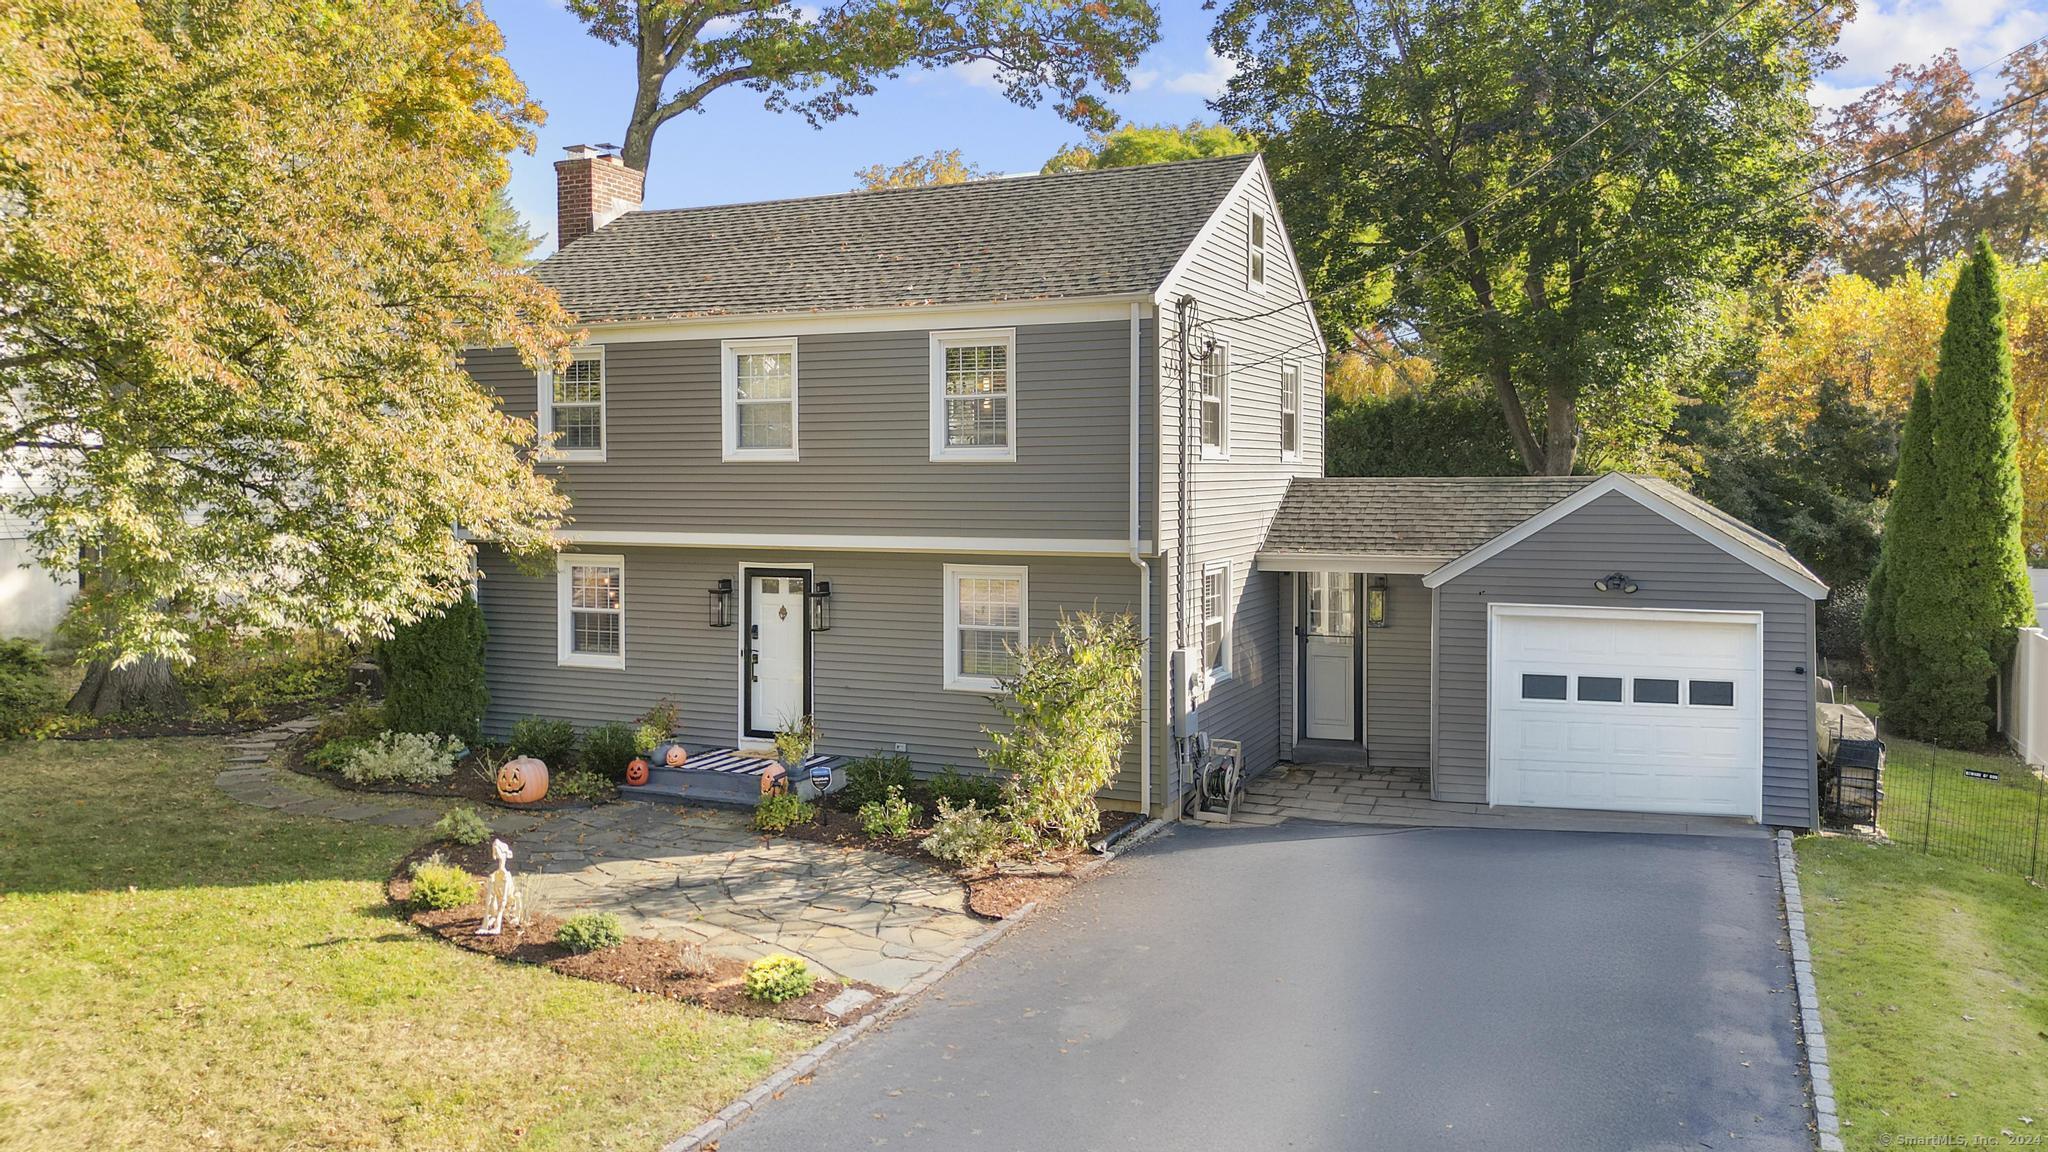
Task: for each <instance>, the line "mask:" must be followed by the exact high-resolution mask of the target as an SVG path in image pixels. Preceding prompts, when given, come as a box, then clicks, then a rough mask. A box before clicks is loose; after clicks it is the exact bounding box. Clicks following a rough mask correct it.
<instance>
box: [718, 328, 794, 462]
mask: <svg viewBox="0 0 2048 1152" xmlns="http://www.w3.org/2000/svg"><path fill="white" fill-rule="evenodd" d="M753 352H780V353H783V354H785V355H787V356H788V357H789V447H787V448H741V447H740V446H739V432H740V425H739V389H740V380H739V358H740V355H741V354H742V353H753ZM718 380H719V388H718V392H719V397H718V401H719V403H718V406H719V409H720V422H721V424H722V425H723V440H722V441H721V448H722V455H721V457H720V458H721V459H723V460H725V461H727V462H732V461H744V460H795V459H797V446H798V443H799V441H798V439H797V437H798V428H797V424H798V419H799V415H800V413H799V411H798V404H797V397H798V395H799V391H800V389H801V387H802V384H801V382H800V381H799V379H798V376H797V340H796V337H794V336H783V337H773V338H767V339H758V340H724V341H721V342H720V343H719V346H718ZM754 402H755V403H761V402H762V401H754ZM767 403H780V401H767Z"/></svg>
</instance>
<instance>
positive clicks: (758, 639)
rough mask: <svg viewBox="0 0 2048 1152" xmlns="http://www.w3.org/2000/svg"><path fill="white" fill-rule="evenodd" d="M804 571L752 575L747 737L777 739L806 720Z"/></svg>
mask: <svg viewBox="0 0 2048 1152" xmlns="http://www.w3.org/2000/svg"><path fill="white" fill-rule="evenodd" d="M808 582H809V577H807V576H805V575H804V574H803V573H801V572H790V571H780V572H775V573H773V574H769V573H763V572H750V573H748V575H747V654H746V655H747V661H748V666H747V668H746V670H745V671H746V677H747V684H746V688H747V734H748V735H750V736H773V735H775V733H777V732H779V731H781V730H782V729H784V728H787V727H789V726H790V725H791V724H793V723H795V722H796V721H798V720H801V719H803V716H804V678H805V663H806V661H805V651H804V649H805V641H806V640H807V639H808V635H807V633H808V630H809V627H810V625H809V620H808V618H807V617H806V615H805V604H804V592H805V588H806V585H807V583H808Z"/></svg>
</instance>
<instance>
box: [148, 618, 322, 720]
mask: <svg viewBox="0 0 2048 1152" xmlns="http://www.w3.org/2000/svg"><path fill="white" fill-rule="evenodd" d="M191 651H192V662H191V663H190V664H187V665H185V666H184V667H182V668H179V669H177V671H176V672H175V674H174V675H175V679H176V680H177V682H178V686H179V687H180V688H181V689H183V690H184V693H185V697H186V699H187V700H189V701H190V702H191V703H192V706H193V708H194V709H195V711H196V712H197V713H198V714H199V715H200V716H202V717H205V716H221V717H226V718H228V719H231V720H240V721H252V720H261V719H263V718H265V717H266V716H268V715H269V714H270V712H271V710H272V709H275V708H277V707H279V706H282V705H290V704H302V703H304V702H306V701H308V700H319V699H322V698H325V697H329V696H335V695H338V694H340V693H342V692H344V691H346V690H347V689H348V666H349V664H350V662H351V661H352V660H354V658H355V654H356V648H355V646H354V645H352V644H350V643H349V642H347V641H345V640H343V639H342V638H341V637H339V636H336V635H334V634H332V633H329V632H321V631H317V630H314V629H305V630H301V631H294V632H285V633H260V632H254V633H252V632H243V631H239V630H229V629H217V628H208V629H201V630H200V631H199V632H198V634H196V635H195V636H194V637H193V638H192V648H191Z"/></svg>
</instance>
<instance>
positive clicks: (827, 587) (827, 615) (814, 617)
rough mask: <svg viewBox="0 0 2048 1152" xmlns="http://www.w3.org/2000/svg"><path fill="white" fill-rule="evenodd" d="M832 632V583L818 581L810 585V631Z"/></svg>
mask: <svg viewBox="0 0 2048 1152" xmlns="http://www.w3.org/2000/svg"><path fill="white" fill-rule="evenodd" d="M831 630H832V582H831V581H830V580H820V581H818V582H817V583H816V584H813V585H811V631H813V632H830V631H831Z"/></svg>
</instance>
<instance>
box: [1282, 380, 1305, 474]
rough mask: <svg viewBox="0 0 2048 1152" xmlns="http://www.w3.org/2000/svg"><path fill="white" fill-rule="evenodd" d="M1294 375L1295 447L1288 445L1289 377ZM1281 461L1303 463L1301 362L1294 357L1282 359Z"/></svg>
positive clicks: (1284, 462)
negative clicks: (1290, 447)
mask: <svg viewBox="0 0 2048 1152" xmlns="http://www.w3.org/2000/svg"><path fill="white" fill-rule="evenodd" d="M1289 376H1292V377H1294V447H1293V448H1292V449H1289V448H1288V447H1287V378H1288V377H1289ZM1280 462H1281V463H1283V464H1299V463H1301V364H1300V363H1299V362H1298V361H1296V360H1294V359H1292V358H1288V359H1284V360H1282V361H1280Z"/></svg>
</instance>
